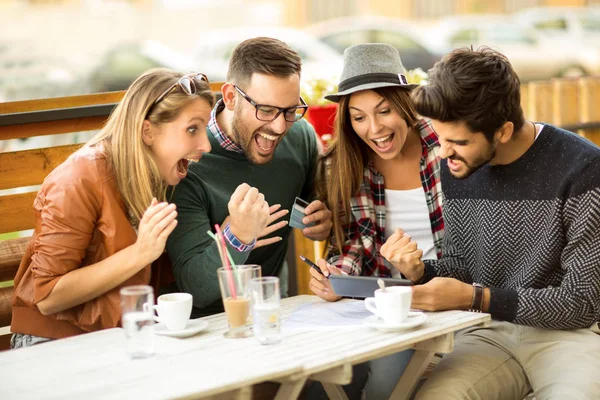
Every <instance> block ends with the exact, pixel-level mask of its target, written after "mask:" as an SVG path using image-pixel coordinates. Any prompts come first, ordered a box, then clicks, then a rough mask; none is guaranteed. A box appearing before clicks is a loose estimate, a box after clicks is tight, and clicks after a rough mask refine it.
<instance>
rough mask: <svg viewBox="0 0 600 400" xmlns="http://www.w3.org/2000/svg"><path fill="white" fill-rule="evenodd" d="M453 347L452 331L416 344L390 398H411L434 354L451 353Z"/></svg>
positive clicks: (394, 399) (400, 399) (399, 399)
mask: <svg viewBox="0 0 600 400" xmlns="http://www.w3.org/2000/svg"><path fill="white" fill-rule="evenodd" d="M453 348H454V334H452V333H448V334H446V335H442V336H438V337H435V338H433V339H430V340H426V341H424V342H421V343H418V344H417V345H416V346H415V353H414V354H413V356H412V357H411V359H410V361H409V363H408V365H407V366H406V369H405V370H404V373H403V374H402V377H400V380H399V381H398V384H397V385H396V388H395V389H394V391H393V392H392V395H391V397H390V399H393V400H403V399H408V398H410V396H411V394H412V392H413V390H415V387H416V386H417V384H418V383H419V379H420V378H421V376H422V375H423V372H425V370H426V369H427V366H428V365H429V363H430V362H431V360H432V358H433V356H434V354H435V353H450V352H451V351H452V349H453Z"/></svg>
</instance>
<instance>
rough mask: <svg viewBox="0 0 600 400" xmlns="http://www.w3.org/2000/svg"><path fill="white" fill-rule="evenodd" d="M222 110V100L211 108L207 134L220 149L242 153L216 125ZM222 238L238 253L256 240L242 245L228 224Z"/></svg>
mask: <svg viewBox="0 0 600 400" xmlns="http://www.w3.org/2000/svg"><path fill="white" fill-rule="evenodd" d="M223 108H225V103H223V100H219V101H218V102H217V104H216V105H215V106H214V107H213V109H212V111H211V112H210V120H209V121H208V128H209V129H208V132H212V134H213V136H214V138H215V139H217V142H219V144H220V145H221V147H223V148H224V149H225V150H229V151H234V152H236V153H243V152H244V151H243V150H242V148H241V147H240V146H239V145H237V144H236V143H234V142H233V141H232V140H231V139H229V138H228V137H227V135H226V134H225V132H223V130H222V129H221V127H220V126H219V124H218V123H217V114H218V113H220V112H221V111H223ZM223 236H224V237H225V239H226V240H227V241H228V242H229V244H230V245H231V246H232V247H233V248H234V249H236V250H237V251H239V252H247V251H250V250H252V249H253V248H254V246H255V245H256V239H254V240H253V241H252V243H250V244H245V243H243V242H242V241H241V240H240V239H238V238H237V237H236V236H235V235H234V234H233V233H231V229H230V226H229V224H227V225H226V226H225V228H224V229H223Z"/></svg>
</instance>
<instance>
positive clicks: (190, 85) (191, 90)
mask: <svg viewBox="0 0 600 400" xmlns="http://www.w3.org/2000/svg"><path fill="white" fill-rule="evenodd" d="M195 80H201V81H204V82H206V83H208V84H210V82H209V81H208V77H207V76H206V75H204V74H203V73H201V72H193V73H191V74H187V75H184V76H182V77H181V78H179V79H177V82H175V83H174V84H172V85H171V86H169V88H168V89H167V90H165V91H164V92H162V94H161V95H160V96H158V98H157V99H156V100H155V101H154V103H152V106H151V107H150V108H149V109H148V114H150V112H151V111H152V109H153V108H154V107H155V106H156V105H157V104H158V103H160V102H161V101H163V100H164V98H165V97H167V96H168V95H169V93H171V92H172V91H173V89H175V88H177V87H179V88H180V89H181V90H182V91H183V93H185V94H187V95H188V96H193V95H195V94H196V91H197V90H198V89H197V88H196V83H195Z"/></svg>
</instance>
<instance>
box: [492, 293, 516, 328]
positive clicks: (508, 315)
mask: <svg viewBox="0 0 600 400" xmlns="http://www.w3.org/2000/svg"><path fill="white" fill-rule="evenodd" d="M489 289H490V307H489V309H488V312H489V313H490V314H492V318H494V319H497V320H501V321H509V322H512V321H514V319H515V317H516V316H517V306H518V305H519V297H518V295H517V291H516V290H512V289H501V288H496V287H491V288H489Z"/></svg>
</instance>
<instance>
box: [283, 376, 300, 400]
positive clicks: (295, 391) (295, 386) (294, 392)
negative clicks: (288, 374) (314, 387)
mask: <svg viewBox="0 0 600 400" xmlns="http://www.w3.org/2000/svg"><path fill="white" fill-rule="evenodd" d="M306 379H307V377H306V376H304V377H299V378H298V379H291V380H283V381H280V382H281V386H280V387H279V390H278V391H277V396H275V400H296V399H297V398H298V396H299V395H300V392H301V391H302V388H303V387H304V384H305V383H306Z"/></svg>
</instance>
